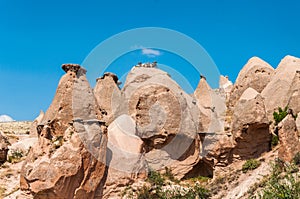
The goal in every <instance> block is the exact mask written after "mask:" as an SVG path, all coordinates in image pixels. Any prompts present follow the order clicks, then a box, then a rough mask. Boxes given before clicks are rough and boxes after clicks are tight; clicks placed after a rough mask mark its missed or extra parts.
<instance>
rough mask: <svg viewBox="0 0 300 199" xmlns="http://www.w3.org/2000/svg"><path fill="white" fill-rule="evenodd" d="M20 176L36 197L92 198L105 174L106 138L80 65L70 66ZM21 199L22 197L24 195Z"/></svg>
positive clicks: (65, 68) (21, 182)
mask: <svg viewBox="0 0 300 199" xmlns="http://www.w3.org/2000/svg"><path fill="white" fill-rule="evenodd" d="M62 68H63V69H64V70H65V71H66V74H65V75H64V76H63V77H62V78H61V80H60V82H59V85H58V88H57V91H56V94H55V97H54V99H53V102H52V104H51V105H50V107H49V109H48V110H47V112H46V113H45V115H44V117H43V120H42V121H41V124H40V125H39V126H38V128H37V129H38V142H37V143H36V144H35V145H34V146H33V147H32V148H31V150H30V151H29V154H28V156H27V158H26V160H25V162H24V165H23V167H22V170H21V174H20V188H21V190H22V194H23V195H24V194H25V193H30V195H32V197H34V198H94V197H97V196H96V192H97V190H99V189H101V181H102V179H103V178H104V173H105V156H106V144H107V134H106V127H105V126H103V125H102V122H101V121H99V117H100V113H97V110H99V109H98V108H97V104H96V99H95V97H94V95H93V92H92V89H91V88H90V86H89V84H88V81H87V79H86V76H85V70H84V69H83V68H81V67H80V66H79V65H75V64H67V65H63V66H62ZM22 197H23V196H22Z"/></svg>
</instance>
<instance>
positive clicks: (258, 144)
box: [232, 88, 271, 159]
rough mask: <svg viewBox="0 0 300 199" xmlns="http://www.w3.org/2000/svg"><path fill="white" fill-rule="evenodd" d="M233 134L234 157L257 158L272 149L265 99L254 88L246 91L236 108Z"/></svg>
mask: <svg viewBox="0 0 300 199" xmlns="http://www.w3.org/2000/svg"><path fill="white" fill-rule="evenodd" d="M232 134H233V140H234V142H235V147H234V149H233V151H232V153H233V158H234V159H250V158H257V157H259V156H260V155H261V154H262V153H264V152H266V151H269V150H270V140H271V134H270V133H269V121H268V118H267V115H266V111H265V106H264V100H263V98H262V96H261V95H260V94H259V93H258V92H257V91H256V90H254V89H253V88H248V89H247V90H245V91H244V93H243V94H242V96H241V97H240V99H239V101H238V102H237V104H236V106H235V108H234V112H233V121H232Z"/></svg>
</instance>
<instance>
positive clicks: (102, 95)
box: [94, 73, 123, 125]
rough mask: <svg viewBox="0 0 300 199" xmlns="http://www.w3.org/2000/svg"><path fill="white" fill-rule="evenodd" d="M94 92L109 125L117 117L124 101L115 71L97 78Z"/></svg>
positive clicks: (104, 118)
mask: <svg viewBox="0 0 300 199" xmlns="http://www.w3.org/2000/svg"><path fill="white" fill-rule="evenodd" d="M94 94H95V97H96V99H97V103H98V106H99V108H100V111H101V113H102V116H103V120H104V121H106V123H107V125H109V124H110V123H111V122H113V120H114V119H116V118H117V115H116V114H118V109H119V108H120V106H121V105H122V103H123V100H122V94H121V91H120V88H119V86H118V77H117V76H116V75H115V74H113V73H105V74H104V75H103V76H102V77H100V78H98V79H97V84H96V86H95V88H94Z"/></svg>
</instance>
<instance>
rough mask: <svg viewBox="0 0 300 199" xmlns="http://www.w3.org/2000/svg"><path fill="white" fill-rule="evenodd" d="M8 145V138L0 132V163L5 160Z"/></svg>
mask: <svg viewBox="0 0 300 199" xmlns="http://www.w3.org/2000/svg"><path fill="white" fill-rule="evenodd" d="M9 145H10V143H9V142H8V139H7V138H6V137H5V136H4V135H2V134H1V133H0V164H2V163H3V162H5V161H6V160H7V152H8V146H9Z"/></svg>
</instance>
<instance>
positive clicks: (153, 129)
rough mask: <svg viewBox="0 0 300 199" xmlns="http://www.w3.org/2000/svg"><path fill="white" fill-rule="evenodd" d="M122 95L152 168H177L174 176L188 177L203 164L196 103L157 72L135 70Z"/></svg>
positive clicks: (164, 75) (162, 74) (153, 69)
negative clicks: (197, 138)
mask: <svg viewBox="0 0 300 199" xmlns="http://www.w3.org/2000/svg"><path fill="white" fill-rule="evenodd" d="M122 91H123V92H124V96H125V103H128V106H127V107H128V109H127V112H128V114H129V115H130V116H131V117H132V118H133V119H134V121H135V122H136V126H137V127H136V129H137V132H136V135H137V136H139V137H140V138H141V139H142V140H143V141H144V146H145V157H146V161H147V163H148V165H149V167H150V168H152V169H155V170H163V169H164V168H165V167H172V166H175V165H177V167H176V168H177V170H175V169H174V171H173V174H174V175H175V176H176V177H178V178H182V177H184V175H185V174H186V173H188V172H189V171H191V170H192V169H193V166H195V165H196V164H197V163H198V162H199V160H200V157H199V149H197V146H199V143H197V142H198V141H195V139H196V137H197V129H198V124H199V123H198V119H199V116H198V108H197V104H196V103H195V100H194V99H193V98H192V97H191V96H189V95H188V94H186V93H185V92H184V91H183V90H182V89H181V88H180V87H179V86H178V85H177V84H176V82H174V81H173V80H172V79H171V78H170V77H169V75H168V74H167V73H166V72H163V71H161V70H159V69H156V68H140V67H134V68H133V69H132V70H131V71H130V73H129V74H128V76H127V79H126V82H125V85H124V88H123V89H122Z"/></svg>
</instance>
